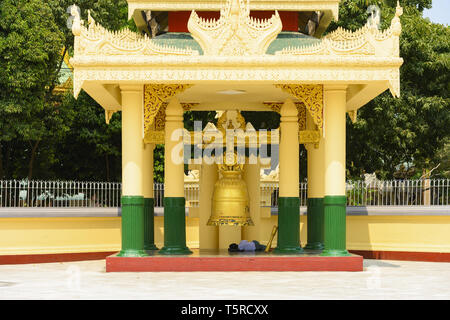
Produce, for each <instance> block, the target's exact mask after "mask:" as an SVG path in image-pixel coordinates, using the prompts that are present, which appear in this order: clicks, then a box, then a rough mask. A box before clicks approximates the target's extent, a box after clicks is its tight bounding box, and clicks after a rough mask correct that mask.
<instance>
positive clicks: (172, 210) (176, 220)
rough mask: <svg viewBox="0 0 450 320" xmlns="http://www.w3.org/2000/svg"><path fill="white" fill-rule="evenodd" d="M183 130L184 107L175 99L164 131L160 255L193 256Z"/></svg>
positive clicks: (169, 106)
mask: <svg viewBox="0 0 450 320" xmlns="http://www.w3.org/2000/svg"><path fill="white" fill-rule="evenodd" d="M183 128H184V125H183V108H182V107H181V104H180V102H179V101H178V99H177V98H172V99H171V101H170V103H169V104H168V106H167V109H166V124H165V132H164V136H165V140H164V142H165V149H164V247H163V248H162V249H161V250H160V251H159V253H160V254H168V255H172V254H190V253H192V251H190V250H189V249H188V247H187V246H186V209H185V198H184V149H183Z"/></svg>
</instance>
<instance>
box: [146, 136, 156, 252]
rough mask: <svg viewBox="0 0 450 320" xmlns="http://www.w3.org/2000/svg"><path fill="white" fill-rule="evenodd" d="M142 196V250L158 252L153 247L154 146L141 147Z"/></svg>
mask: <svg viewBox="0 0 450 320" xmlns="http://www.w3.org/2000/svg"><path fill="white" fill-rule="evenodd" d="M143 148H144V150H143V152H142V153H143V160H142V162H143V163H142V176H143V177H142V194H143V196H144V248H145V250H158V248H157V247H156V246H155V230H154V226H155V224H154V220H155V218H154V215H155V211H154V206H155V201H154V194H153V151H154V149H155V145H154V144H146V145H143Z"/></svg>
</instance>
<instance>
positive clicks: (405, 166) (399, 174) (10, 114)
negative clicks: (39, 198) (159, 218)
mask: <svg viewBox="0 0 450 320" xmlns="http://www.w3.org/2000/svg"><path fill="white" fill-rule="evenodd" d="M72 3H73V1H71V0H70V1H69V0H48V1H44V0H2V1H1V2H0V178H24V177H29V178H38V179H76V180H116V181H117V180H120V179H121V115H120V113H116V114H115V115H114V116H113V118H112V119H111V122H110V124H109V125H106V124H105V118H104V110H103V109H102V108H101V107H100V106H99V105H98V104H97V103H96V102H95V101H94V100H93V99H91V98H90V97H89V96H88V95H87V94H86V93H84V92H81V94H80V96H79V98H78V99H77V100H75V99H74V98H73V96H72V95H71V92H68V93H66V94H65V95H56V94H54V91H53V89H54V88H55V86H57V85H58V81H59V79H58V75H59V72H60V69H61V67H62V65H63V54H61V53H64V52H65V51H67V52H69V53H70V54H72V53H73V42H74V41H73V40H74V39H73V35H72V32H71V30H70V29H69V28H68V27H67V18H68V17H69V15H68V13H67V11H66V10H67V7H69V6H70V5H72ZM371 4H376V5H378V6H379V7H380V8H381V18H382V24H381V28H383V29H385V28H388V27H389V24H390V21H391V19H392V17H393V15H394V12H395V9H394V8H395V6H396V0H342V1H341V3H340V12H339V21H338V22H333V23H332V24H331V25H330V27H329V29H328V32H330V31H332V30H334V29H336V28H337V27H338V26H342V27H344V28H347V29H350V30H356V29H357V28H360V27H362V26H363V25H364V24H365V23H366V21H367V18H368V16H367V12H366V10H367V7H368V5H371ZM431 4H432V2H431V0H402V1H401V5H402V6H403V8H404V14H403V16H402V17H401V21H402V26H403V32H402V35H401V38H400V55H401V57H402V58H403V59H404V64H403V66H402V67H401V97H400V98H398V99H397V98H393V97H392V96H391V95H390V93H389V92H385V93H383V94H381V95H380V96H378V97H377V98H376V99H374V100H373V101H371V102H370V103H368V104H367V105H366V106H364V107H363V108H361V109H360V110H359V112H358V121H357V122H356V123H355V124H353V123H351V122H350V121H348V123H347V133H348V134H347V161H348V162H347V167H348V176H349V178H359V177H361V175H362V174H363V173H365V172H376V173H377V174H378V176H379V177H382V178H405V177H418V176H420V175H422V174H423V173H424V172H425V173H426V172H427V171H431V169H433V168H436V169H435V170H434V171H433V173H432V174H433V176H446V177H448V175H449V167H450V164H449V145H450V138H449V134H448V132H449V130H448V127H450V119H449V117H450V113H449V96H448V92H449V86H450V81H449V75H450V72H449V64H450V57H449V55H450V43H449V42H450V34H449V32H450V31H449V28H448V27H447V26H443V25H440V24H434V23H431V22H430V21H429V20H428V19H425V18H423V17H422V11H423V10H424V9H425V8H430V7H431ZM77 5H78V6H79V7H80V8H81V13H82V18H83V19H85V20H86V18H87V11H88V10H91V15H92V16H93V17H94V19H95V20H96V21H98V22H99V23H101V24H102V25H103V26H105V27H106V28H108V29H112V30H118V29H121V28H131V29H132V30H136V26H135V25H134V23H133V22H132V21H127V2H126V0H98V1H94V0H79V1H77ZM214 116H215V112H187V113H185V127H186V128H188V129H190V130H192V129H193V125H194V121H195V120H197V121H202V123H203V125H205V124H206V123H207V122H209V121H215V119H214ZM243 116H244V117H245V118H246V120H247V121H251V122H252V124H253V125H254V126H255V128H257V129H273V128H277V127H278V125H279V115H277V114H274V113H255V112H243ZM300 162H301V172H302V177H301V178H302V179H303V178H304V174H305V173H306V170H305V169H304V168H306V151H305V149H304V148H303V147H302V148H301V156H300ZM154 171H155V178H156V181H158V182H163V176H164V149H163V146H157V148H156V149H155V168H154Z"/></svg>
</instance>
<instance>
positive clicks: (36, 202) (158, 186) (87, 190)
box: [0, 179, 450, 208]
mask: <svg viewBox="0 0 450 320" xmlns="http://www.w3.org/2000/svg"><path fill="white" fill-rule="evenodd" d="M260 188H261V206H262V207H277V206H278V197H279V193H278V183H276V182H274V183H266V182H262V183H261V185H260ZM307 188H308V186H307V183H300V205H301V206H306V200H307ZM449 188H450V180H449V179H422V180H389V181H379V180H376V181H373V182H370V183H368V182H365V181H348V182H347V205H348V206H411V205H413V206H414V205H417V206H421V205H422V206H425V205H430V206H442V205H449V201H448V200H449V198H448V192H449ZM121 190H122V185H121V183H119V182H79V181H27V180H0V207H120V197H121ZM199 192H200V190H199V184H198V183H186V184H185V198H186V206H187V207H191V208H195V207H198V206H199ZM154 199H155V207H163V199H164V184H162V183H155V184H154Z"/></svg>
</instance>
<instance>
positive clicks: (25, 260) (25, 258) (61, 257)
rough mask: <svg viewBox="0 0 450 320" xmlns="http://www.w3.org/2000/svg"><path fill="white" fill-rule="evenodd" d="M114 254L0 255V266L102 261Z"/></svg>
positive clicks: (109, 252)
mask: <svg viewBox="0 0 450 320" xmlns="http://www.w3.org/2000/svg"><path fill="white" fill-rule="evenodd" d="M115 253H117V252H116V251H113V252H111V251H108V252H76V253H50V254H17V255H16V254H14V255H0V265H3V264H32V263H52V262H72V261H87V260H103V259H105V258H106V257H108V256H110V255H112V254H115Z"/></svg>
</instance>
